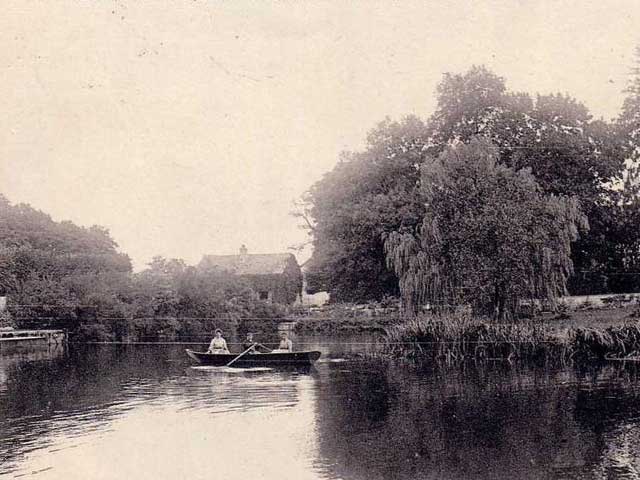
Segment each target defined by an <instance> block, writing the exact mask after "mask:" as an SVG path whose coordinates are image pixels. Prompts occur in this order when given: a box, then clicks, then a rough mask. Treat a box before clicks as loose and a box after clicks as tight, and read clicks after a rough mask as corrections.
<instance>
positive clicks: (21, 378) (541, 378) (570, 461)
mask: <svg viewBox="0 0 640 480" xmlns="http://www.w3.org/2000/svg"><path fill="white" fill-rule="evenodd" d="M332 348H337V347H335V346H333V347H332ZM335 353H336V354H338V353H339V352H335ZM638 371H639V370H638V367H637V366H636V365H635V364H608V365H599V366H592V367H589V368H584V369H577V368H574V367H566V368H555V369H553V368H540V367H532V366H522V365H509V364H506V363H486V364H478V365H466V366H465V365H463V366H458V367H448V368H447V367H428V366H427V367H417V366H410V365H406V364H401V363H394V362H385V361H381V360H367V361H364V360H355V361H354V360H350V361H346V362H338V363H333V362H331V361H329V362H327V363H320V364H318V365H317V367H316V368H315V369H312V370H311V371H309V372H304V371H302V372H300V371H290V372H287V371H285V372H267V373H261V374H255V375H253V374H238V375H237V376H230V375H214V374H212V373H211V372H206V371H202V370H194V369H191V368H190V367H189V365H188V361H187V359H186V356H185V355H184V351H183V349H182V348H179V347H167V348H164V347H160V346H149V347H122V348H121V347H105V348H98V347H90V348H87V349H84V350H78V349H72V350H71V352H70V353H69V354H68V355H52V356H42V357H39V358H35V357H34V358H30V357H24V358H23V357H12V358H9V357H3V358H1V359H0V424H1V425H2V428H1V429H0V474H3V473H7V472H10V473H14V474H16V473H20V474H22V473H24V472H27V473H29V472H32V471H39V470H42V472H41V473H39V474H38V475H39V478H45V479H48V478H60V475H61V474H62V473H65V474H66V473H69V472H71V473H70V474H69V475H70V476H67V477H66V478H79V477H77V476H76V477H74V476H73V475H74V474H78V473H82V474H87V472H89V473H91V472H92V470H91V469H88V470H87V467H86V466H85V467H84V470H78V468H79V467H78V465H80V464H81V463H82V460H83V458H84V459H86V458H89V459H91V461H93V462H95V465H97V466H96V467H95V468H99V469H100V471H104V475H107V476H106V477H104V478H117V479H119V478H134V477H136V476H137V477H139V478H156V479H158V480H159V479H162V478H186V477H189V478H198V476H199V475H200V476H201V477H202V475H204V473H203V472H205V473H206V472H208V471H209V470H210V466H211V463H212V462H214V461H215V463H216V471H217V472H218V473H220V472H224V474H225V477H224V478H227V479H233V478H243V479H244V478H276V477H277V478H279V479H282V478H296V479H299V478H309V479H333V478H342V479H345V480H365V479H374V480H375V479H416V478H426V479H431V478H432V479H463V478H465V479H466V478H483V479H484V478H496V479H502V478H505V479H506V478H508V479H512V478H518V479H521V478H525V479H528V478H532V479H533V478H536V479H539V478H575V479H582V478H593V479H605V478H639V475H638V468H639V465H638V460H637V459H638V458H640V434H639V433H637V432H638V431H639V430H638V426H639V425H638V424H639V423H640V402H638V398H637V396H638V392H640V389H639V388H638V385H639V382H638V380H639V374H638ZM127 442H133V444H131V443H129V444H128V443H127ZM89 476H91V475H89ZM94 478H97V477H94ZM203 478H204V477H203Z"/></svg>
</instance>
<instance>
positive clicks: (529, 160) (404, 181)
mask: <svg viewBox="0 0 640 480" xmlns="http://www.w3.org/2000/svg"><path fill="white" fill-rule="evenodd" d="M436 94H437V101H438V102H437V108H436V110H435V112H434V113H433V114H432V115H431V116H430V117H429V118H428V119H427V120H426V121H422V120H420V119H418V118H415V117H409V118H408V119H404V120H402V121H400V122H393V121H390V120H386V121H385V122H383V123H382V124H380V125H379V126H378V127H377V128H376V129H374V131H373V132H372V133H371V134H370V136H369V141H368V143H367V146H366V148H365V149H364V150H363V151H361V152H349V153H345V154H343V156H342V157H341V160H340V162H339V163H338V165H336V167H335V168H334V169H333V170H332V171H331V172H330V173H328V174H327V175H325V176H324V177H323V178H322V179H321V180H320V181H319V182H317V183H316V184H315V185H314V186H313V187H312V188H311V190H310V191H309V192H308V194H307V195H306V197H305V201H306V206H305V210H306V212H307V213H308V214H309V215H308V219H307V220H308V225H309V226H310V227H311V228H310V229H309V230H310V234H311V237H312V243H313V246H314V252H313V256H312V258H311V260H310V262H309V273H308V278H309V283H310V286H312V287H313V288H314V289H316V290H327V291H329V292H330V293H331V294H332V298H333V299H334V300H337V301H341V300H349V301H366V300H372V299H379V298H380V297H381V296H384V295H386V294H391V295H393V294H395V293H396V292H397V291H398V290H397V289H398V278H397V276H396V275H395V273H394V272H393V271H389V269H388V268H385V261H384V248H383V243H384V242H383V240H382V237H384V236H386V235H388V234H389V233H390V232H394V231H404V230H405V229H408V230H411V228H412V227H415V226H417V225H418V223H419V222H420V218H421V216H422V213H423V211H424V205H423V204H422V203H421V200H420V199H419V194H418V190H419V188H420V184H421V182H423V181H424V180H423V179H421V178H420V175H419V168H420V166H421V165H422V164H424V162H425V158H427V157H428V156H431V157H437V156H438V155H439V154H440V153H442V152H443V151H445V150H446V149H447V148H449V147H450V146H451V145H452V144H454V143H459V142H462V143H467V142H469V141H470V140H471V139H472V138H475V137H480V138H485V139H487V140H489V141H491V142H492V143H493V144H494V145H495V146H496V148H497V153H496V155H497V157H496V161H497V162H498V163H499V164H502V165H505V166H508V167H510V168H513V169H515V170H521V169H524V168H528V169H529V170H530V172H531V174H532V175H533V176H534V178H535V179H536V182H537V184H538V185H539V188H540V189H541V191H542V192H543V193H545V194H554V195H556V196H566V197H575V199H576V201H577V202H578V205H579V208H580V209H581V210H582V211H583V212H584V213H585V214H586V215H587V217H588V219H589V222H590V224H591V229H590V230H589V232H587V233H585V234H584V235H583V236H581V237H580V238H579V239H578V240H577V241H576V242H575V243H574V245H573V249H572V259H573V261H574V263H575V266H576V270H577V271H578V272H579V273H580V275H576V276H574V277H572V279H571V282H570V284H571V286H572V289H573V291H575V292H576V293H584V292H590V293H596V292H602V291H608V289H611V288H612V283H611V282H604V283H603V281H602V277H601V276H593V275H585V274H584V272H593V271H605V270H607V269H609V268H610V266H611V265H612V263H611V258H612V257H615V256H616V253H615V252H616V246H617V245H618V243H619V238H618V237H617V235H618V232H617V230H616V225H614V223H613V222H615V218H614V217H613V216H612V215H611V212H612V211H613V210H615V208H616V206H617V205H618V203H619V192H618V191H617V190H616V189H615V188H614V186H615V184H616V183H618V182H620V181H621V179H622V177H623V172H624V159H625V148H624V136H623V135H621V133H620V129H619V126H618V125H617V124H614V123H607V122H604V121H602V120H594V119H593V118H592V117H591V115H590V113H589V111H588V110H587V108H586V107H585V106H584V105H583V104H581V103H580V102H578V101H577V100H575V99H573V98H571V97H570V96H568V95H564V94H551V95H537V96H535V97H532V96H530V95H529V94H526V93H521V92H511V91H509V90H508V88H507V86H506V82H505V80H504V79H503V78H501V77H499V76H497V75H495V74H494V73H492V72H491V71H489V70H488V69H486V68H484V67H473V68H471V69H470V70H469V71H468V72H466V73H463V74H446V75H445V76H444V77H443V80H442V82H441V83H440V84H439V86H438V88H437V92H436ZM616 258H617V257H616ZM613 286H614V287H615V286H616V285H613ZM618 288H624V287H623V286H622V285H619V286H618Z"/></svg>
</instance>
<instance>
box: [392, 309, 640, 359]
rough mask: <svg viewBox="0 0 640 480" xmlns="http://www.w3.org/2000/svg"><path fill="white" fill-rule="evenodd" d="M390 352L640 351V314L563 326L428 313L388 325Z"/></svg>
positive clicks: (546, 355)
mask: <svg viewBox="0 0 640 480" xmlns="http://www.w3.org/2000/svg"><path fill="white" fill-rule="evenodd" d="M384 352H385V353H386V354H388V355H390V356H395V357H402V358H410V359H428V360H444V361H449V362H451V361H463V360H467V359H508V360H515V359H522V360H535V361H555V362H567V361H571V360H574V359H597V360H602V359H605V358H607V357H617V358H622V357H635V356H638V355H640V319H635V318H632V317H628V318H627V319H626V321H625V322H624V323H621V324H615V325H610V326H598V327H588V326H569V327H566V326H564V327H559V326H558V325H554V324H553V323H552V322H550V321H547V322H541V321H530V322H526V323H512V324H500V323H494V322H491V321H488V320H486V319H481V318H473V317H470V316H465V315H446V316H444V315H443V316H424V317H421V318H418V319H414V320H410V321H408V322H405V323H403V324H400V325H396V326H393V327H391V328H389V329H387V331H386V334H385V336H384Z"/></svg>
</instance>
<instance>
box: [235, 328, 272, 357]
mask: <svg viewBox="0 0 640 480" xmlns="http://www.w3.org/2000/svg"><path fill="white" fill-rule="evenodd" d="M250 348H251V351H250V352H249V353H260V349H261V348H262V349H264V350H265V351H267V352H270V351H271V350H269V349H268V348H267V347H265V346H264V345H262V344H260V343H257V342H256V341H255V340H254V339H253V333H251V332H248V333H247V337H246V338H245V339H244V342H242V349H243V350H248V349H250Z"/></svg>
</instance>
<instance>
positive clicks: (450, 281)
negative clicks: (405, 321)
mask: <svg viewBox="0 0 640 480" xmlns="http://www.w3.org/2000/svg"><path fill="white" fill-rule="evenodd" d="M498 157H499V152H498V150H497V149H496V148H495V147H494V146H493V145H492V144H491V143H490V142H489V141H488V140H485V139H478V138H474V139H472V140H471V141H470V142H469V143H468V144H458V145H457V146H454V147H449V148H448V149H446V150H445V151H444V152H443V153H441V154H440V156H439V157H438V158H437V159H435V160H433V161H431V162H427V163H425V164H424V165H423V167H422V170H421V194H422V197H423V201H424V205H425V214H424V217H423V219H422V222H421V223H420V224H419V226H418V227H417V228H416V229H414V230H413V231H402V230H399V231H395V232H393V233H391V234H390V235H388V236H387V238H386V242H385V251H386V255H387V262H388V265H389V267H390V268H393V270H394V271H395V272H396V274H397V276H398V278H399V283H400V291H401V295H402V298H403V301H404V304H405V306H406V308H407V311H408V312H411V313H415V312H417V311H418V310H419V309H420V307H421V306H422V305H425V304H431V305H434V306H442V305H446V306H449V305H471V306H472V307H473V308H474V310H475V311H476V312H482V313H485V314H487V313H489V314H492V315H495V317H496V318H499V319H506V318H510V317H512V316H513V314H514V312H515V311H516V307H517V305H518V302H519V301H520V300H522V299H539V300H542V301H548V302H550V303H551V304H555V302H556V299H557V298H558V297H559V296H560V295H563V294H565V293H566V282H567V278H568V277H569V275H571V273H572V270H573V265H572V262H571V242H573V241H575V240H576V239H577V237H578V234H579V231H580V229H583V230H586V229H587V228H588V225H587V221H586V217H585V216H584V215H583V213H582V212H581V210H580V208H579V203H578V201H577V200H576V199H575V198H572V197H565V196H557V195H550V194H545V193H544V192H543V191H542V189H541V188H540V186H539V185H538V183H537V182H536V179H535V177H534V176H533V175H532V174H531V172H530V171H529V170H528V169H523V170H518V171H516V170H514V169H512V168H510V167H507V166H505V165H503V164H500V163H498Z"/></svg>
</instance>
